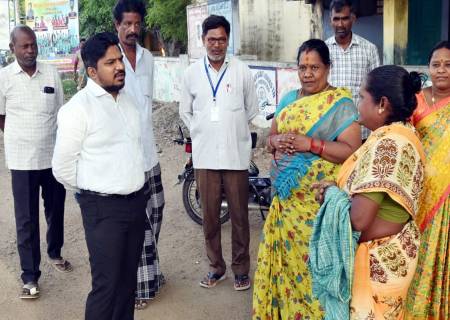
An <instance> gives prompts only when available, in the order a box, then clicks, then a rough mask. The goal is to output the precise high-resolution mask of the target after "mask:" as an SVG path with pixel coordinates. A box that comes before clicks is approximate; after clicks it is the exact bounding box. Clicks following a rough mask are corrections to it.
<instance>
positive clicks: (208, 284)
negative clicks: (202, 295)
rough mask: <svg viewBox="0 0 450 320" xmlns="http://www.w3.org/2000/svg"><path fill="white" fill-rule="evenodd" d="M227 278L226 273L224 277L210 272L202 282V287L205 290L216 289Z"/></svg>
mask: <svg viewBox="0 0 450 320" xmlns="http://www.w3.org/2000/svg"><path fill="white" fill-rule="evenodd" d="M226 278H227V275H226V274H225V273H224V274H222V275H220V274H217V273H214V272H208V274H207V275H206V277H204V278H203V279H202V281H200V287H203V288H207V289H210V288H214V287H215V286H216V285H217V284H218V283H219V282H221V281H223V280H225V279H226Z"/></svg>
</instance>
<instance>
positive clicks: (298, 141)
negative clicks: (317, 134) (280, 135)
mask: <svg viewBox="0 0 450 320" xmlns="http://www.w3.org/2000/svg"><path fill="white" fill-rule="evenodd" d="M286 139H287V141H289V148H288V149H287V153H289V154H293V153H295V152H308V151H310V147H311V138H310V137H307V136H305V135H303V134H293V133H287V134H286Z"/></svg>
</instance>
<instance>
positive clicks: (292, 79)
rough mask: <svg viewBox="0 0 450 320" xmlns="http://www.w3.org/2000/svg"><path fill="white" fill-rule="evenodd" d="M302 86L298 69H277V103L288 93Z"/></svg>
mask: <svg viewBox="0 0 450 320" xmlns="http://www.w3.org/2000/svg"><path fill="white" fill-rule="evenodd" d="M300 87H301V85H300V80H299V79H298V73H297V70H295V69H291V68H278V69H277V103H278V102H280V100H281V99H282V98H283V96H284V95H285V94H286V93H288V92H289V91H291V90H294V89H299V88H300Z"/></svg>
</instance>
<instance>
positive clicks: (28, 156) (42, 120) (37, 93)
mask: <svg viewBox="0 0 450 320" xmlns="http://www.w3.org/2000/svg"><path fill="white" fill-rule="evenodd" d="M44 88H47V89H46V90H45V91H46V92H44ZM51 91H53V93H52V92H51ZM63 101H64V93H63V88H62V84H61V79H60V78H59V75H58V71H57V70H56V68H55V67H53V66H51V65H47V64H42V63H40V62H37V65H36V72H35V73H34V74H33V75H32V76H31V77H30V76H29V75H28V74H27V73H26V72H24V71H23V70H22V68H21V67H20V66H19V64H18V63H17V61H15V62H14V63H12V64H10V65H9V66H7V67H5V68H3V69H2V70H0V114H1V115H6V121H5V134H4V140H5V158H6V166H7V167H8V168H9V169H12V170H43V169H48V168H50V167H51V162H52V155H53V148H54V146H55V139H56V115H57V113H58V110H59V108H60V107H61V106H62V104H63Z"/></svg>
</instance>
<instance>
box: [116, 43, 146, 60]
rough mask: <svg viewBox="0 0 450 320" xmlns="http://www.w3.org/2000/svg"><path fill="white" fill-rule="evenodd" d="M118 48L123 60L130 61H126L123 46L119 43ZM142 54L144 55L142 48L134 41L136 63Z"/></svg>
mask: <svg viewBox="0 0 450 320" xmlns="http://www.w3.org/2000/svg"><path fill="white" fill-rule="evenodd" d="M119 48H120V51H122V54H123V59H124V60H125V61H127V62H128V63H130V62H129V61H128V58H127V56H126V55H125V51H123V48H122V46H121V45H120V44H119ZM143 55H144V48H142V47H141V45H140V44H139V43H136V65H137V64H138V62H139V60H141V58H142V56H143Z"/></svg>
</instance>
